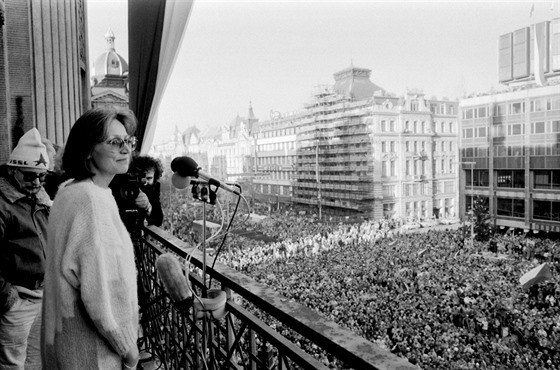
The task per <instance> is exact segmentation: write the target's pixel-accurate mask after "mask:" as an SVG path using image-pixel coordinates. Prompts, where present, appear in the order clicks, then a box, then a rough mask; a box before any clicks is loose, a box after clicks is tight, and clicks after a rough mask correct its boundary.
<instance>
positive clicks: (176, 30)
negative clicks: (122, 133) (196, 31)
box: [140, 0, 193, 154]
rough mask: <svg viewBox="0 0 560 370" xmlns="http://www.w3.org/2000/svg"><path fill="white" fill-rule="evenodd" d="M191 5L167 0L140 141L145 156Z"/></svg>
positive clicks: (182, 1) (184, 0)
mask: <svg viewBox="0 0 560 370" xmlns="http://www.w3.org/2000/svg"><path fill="white" fill-rule="evenodd" d="M192 4H193V1H192V0H167V5H166V7H165V21H164V23H163V35H162V42H161V50H160V54H159V63H158V65H159V68H158V79H157V82H156V86H155V93H154V100H153V102H152V110H151V111H150V115H149V117H148V122H147V125H146V131H145V132H144V138H143V140H142V142H143V143H144V145H142V147H141V150H140V153H141V154H147V153H148V151H149V150H150V148H151V146H152V142H153V140H154V134H155V130H156V123H157V113H158V109H159V105H160V103H161V99H162V98H163V94H164V92H165V88H166V86H167V82H169V78H170V76H171V73H172V72H173V67H174V65H175V62H176V60H177V55H178V53H179V50H180V47H181V43H182V41H183V38H184V36H185V30H186V28H187V23H188V20H189V16H190V13H191V9H192Z"/></svg>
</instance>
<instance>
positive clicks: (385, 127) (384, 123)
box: [381, 120, 387, 132]
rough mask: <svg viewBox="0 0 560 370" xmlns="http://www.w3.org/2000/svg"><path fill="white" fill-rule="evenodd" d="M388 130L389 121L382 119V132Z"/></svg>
mask: <svg viewBox="0 0 560 370" xmlns="http://www.w3.org/2000/svg"><path fill="white" fill-rule="evenodd" d="M385 131H387V121H385V120H382V121H381V132H385Z"/></svg>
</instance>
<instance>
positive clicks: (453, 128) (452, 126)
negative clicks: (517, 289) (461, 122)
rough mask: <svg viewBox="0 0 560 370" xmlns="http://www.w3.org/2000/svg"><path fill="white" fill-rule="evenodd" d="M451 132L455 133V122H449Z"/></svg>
mask: <svg viewBox="0 0 560 370" xmlns="http://www.w3.org/2000/svg"><path fill="white" fill-rule="evenodd" d="M449 132H451V133H453V132H455V125H454V124H453V122H449Z"/></svg>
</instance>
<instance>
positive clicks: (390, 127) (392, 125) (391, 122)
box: [389, 120, 395, 132]
mask: <svg viewBox="0 0 560 370" xmlns="http://www.w3.org/2000/svg"><path fill="white" fill-rule="evenodd" d="M389 131H391V132H395V121H393V120H391V121H389Z"/></svg>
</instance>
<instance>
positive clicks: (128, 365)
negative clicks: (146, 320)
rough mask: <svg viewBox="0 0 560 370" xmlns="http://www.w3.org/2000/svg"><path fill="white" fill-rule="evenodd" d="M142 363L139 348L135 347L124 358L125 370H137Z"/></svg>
mask: <svg viewBox="0 0 560 370" xmlns="http://www.w3.org/2000/svg"><path fill="white" fill-rule="evenodd" d="M138 361H140V353H139V352H138V347H136V346H134V347H132V348H131V349H130V351H128V352H127V353H126V355H125V356H124V357H123V370H135V369H136V366H138Z"/></svg>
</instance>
